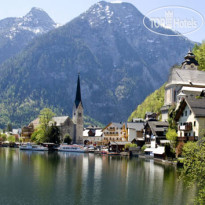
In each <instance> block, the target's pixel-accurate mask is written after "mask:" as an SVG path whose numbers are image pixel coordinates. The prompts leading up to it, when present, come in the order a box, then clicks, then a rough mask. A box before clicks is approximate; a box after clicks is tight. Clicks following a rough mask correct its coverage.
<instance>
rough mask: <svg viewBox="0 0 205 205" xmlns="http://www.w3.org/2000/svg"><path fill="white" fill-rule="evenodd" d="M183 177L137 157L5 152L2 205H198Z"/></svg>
mask: <svg viewBox="0 0 205 205" xmlns="http://www.w3.org/2000/svg"><path fill="white" fill-rule="evenodd" d="M178 175H179V173H178V171H177V169H176V168H175V167H172V166H165V165H161V164H156V163H154V162H153V160H144V159H139V158H136V157H134V158H130V159H129V158H126V157H120V156H100V155H94V154H81V153H79V154H78V153H57V152H51V153H43V152H42V153H41V152H32V151H19V150H18V149H10V148H0V177H1V179H0V204H2V205H7V204H8V205H10V204H12V205H13V204H15V205H17V204H21V205H26V204H38V205H39V204H43V205H47V204H55V205H56V204H61V205H62V204H69V205H78V204H79V205H81V204H89V205H92V204H93V205H98V204H99V205H101V204H102V205H107V204H108V205H109V204H111V205H115V204H116V205H124V204H129V205H130V204H137V205H145V204H148V205H150V204H151V205H155V204H156V205H160V204H166V205H171V204H174V205H183V204H193V198H194V196H195V190H194V189H192V190H188V189H186V188H185V184H184V183H183V182H182V181H179V180H178Z"/></svg>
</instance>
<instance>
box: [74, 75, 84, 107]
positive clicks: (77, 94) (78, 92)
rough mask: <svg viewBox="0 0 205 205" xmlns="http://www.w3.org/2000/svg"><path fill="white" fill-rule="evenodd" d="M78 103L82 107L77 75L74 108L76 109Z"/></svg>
mask: <svg viewBox="0 0 205 205" xmlns="http://www.w3.org/2000/svg"><path fill="white" fill-rule="evenodd" d="M80 103H81V105H82V106H83V103H82V100H81V90H80V74H79V73H78V81H77V90H76V97H75V107H76V108H78V106H79V104H80Z"/></svg>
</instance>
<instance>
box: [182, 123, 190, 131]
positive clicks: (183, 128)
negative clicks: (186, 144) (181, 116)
mask: <svg viewBox="0 0 205 205" xmlns="http://www.w3.org/2000/svg"><path fill="white" fill-rule="evenodd" d="M179 130H180V131H191V130H192V123H187V124H185V125H181V126H179Z"/></svg>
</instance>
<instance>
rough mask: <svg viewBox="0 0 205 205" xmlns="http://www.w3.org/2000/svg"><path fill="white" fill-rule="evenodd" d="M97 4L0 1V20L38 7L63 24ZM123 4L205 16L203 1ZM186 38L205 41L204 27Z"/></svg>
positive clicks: (160, 0) (54, 0) (86, 1)
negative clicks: (173, 8) (189, 10)
mask: <svg viewBox="0 0 205 205" xmlns="http://www.w3.org/2000/svg"><path fill="white" fill-rule="evenodd" d="M108 1H109V0H108ZM112 1H113V0H112ZM97 2H98V1H96V0H6V1H3V0H1V6H0V19H3V18H6V17H20V16H23V15H25V14H26V13H28V11H29V10H30V9H31V8H32V7H39V8H42V9H43V10H45V11H46V12H47V13H48V14H49V15H50V16H51V18H52V19H53V20H54V21H55V22H57V23H60V24H65V23H67V22H69V21H70V20H72V19H73V18H75V17H76V16H78V15H79V14H81V13H82V12H84V11H86V10H87V9H88V8H89V7H90V6H91V5H93V4H95V3H97ZM125 2H129V3H132V4H134V5H135V6H136V7H137V8H138V9H139V10H140V11H141V12H142V13H143V14H146V13H147V12H149V11H150V10H152V9H155V8H158V7H161V6H170V5H172V6H173V5H174V6H186V7H189V8H192V9H194V10H196V11H198V12H200V13H201V14H202V15H203V16H205V1H204V0H194V1H193V0H128V1H125ZM187 37H188V38H189V39H191V40H193V41H197V42H201V41H202V40H205V25H203V27H202V28H201V29H200V30H198V31H196V32H194V33H192V34H188V35H187Z"/></svg>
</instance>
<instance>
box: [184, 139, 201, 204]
mask: <svg viewBox="0 0 205 205" xmlns="http://www.w3.org/2000/svg"><path fill="white" fill-rule="evenodd" d="M183 157H184V168H183V171H182V174H181V178H183V179H185V181H186V182H187V183H188V185H189V186H192V185H194V184H196V186H197V190H198V194H197V197H196V201H195V203H196V204H204V201H205V189H204V187H205V138H202V139H201V140H200V141H198V142H187V143H186V144H185V145H184V147H183Z"/></svg>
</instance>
